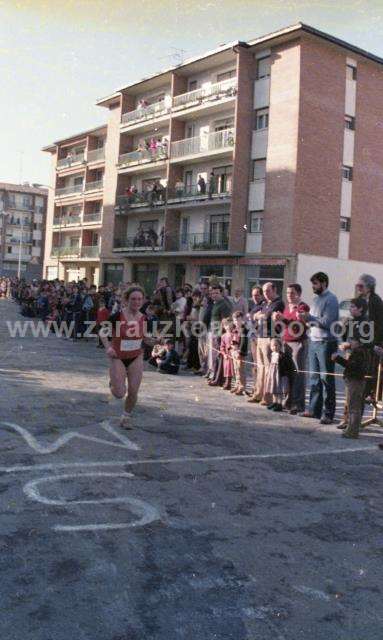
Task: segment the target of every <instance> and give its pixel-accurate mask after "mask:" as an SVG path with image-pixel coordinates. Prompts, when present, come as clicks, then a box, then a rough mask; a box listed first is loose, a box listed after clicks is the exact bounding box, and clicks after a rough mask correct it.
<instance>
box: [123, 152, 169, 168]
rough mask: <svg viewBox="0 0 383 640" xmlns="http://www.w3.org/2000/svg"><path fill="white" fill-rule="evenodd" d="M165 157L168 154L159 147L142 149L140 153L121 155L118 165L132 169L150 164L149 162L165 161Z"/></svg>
mask: <svg viewBox="0 0 383 640" xmlns="http://www.w3.org/2000/svg"><path fill="white" fill-rule="evenodd" d="M167 157H168V152H167V149H166V148H164V147H159V148H157V149H143V150H142V151H131V152H130V153H123V154H122V155H121V156H120V157H119V158H118V165H119V166H120V167H121V166H125V167H133V166H135V165H141V164H150V163H151V162H158V161H160V160H166V158H167Z"/></svg>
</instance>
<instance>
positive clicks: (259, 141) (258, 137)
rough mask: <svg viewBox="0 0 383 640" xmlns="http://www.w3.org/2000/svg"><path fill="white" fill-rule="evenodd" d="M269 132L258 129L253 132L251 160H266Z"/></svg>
mask: <svg viewBox="0 0 383 640" xmlns="http://www.w3.org/2000/svg"><path fill="white" fill-rule="evenodd" d="M268 134H269V130H268V129H260V130H259V131H253V139H252V146H251V157H252V159H253V160H256V159H257V158H266V155H267V139H268Z"/></svg>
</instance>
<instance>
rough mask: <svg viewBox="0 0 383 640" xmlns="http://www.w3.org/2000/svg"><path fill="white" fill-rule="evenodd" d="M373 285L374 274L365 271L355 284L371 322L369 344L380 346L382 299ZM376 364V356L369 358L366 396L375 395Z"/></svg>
mask: <svg viewBox="0 0 383 640" xmlns="http://www.w3.org/2000/svg"><path fill="white" fill-rule="evenodd" d="M375 287H376V280H375V278H374V276H371V275H368V274H367V273H363V274H362V275H361V276H360V278H359V280H358V282H357V284H356V289H357V293H358V294H359V295H360V296H361V297H363V298H364V299H365V300H366V302H367V319H368V321H369V322H370V323H371V330H372V339H371V345H372V346H374V347H376V346H377V347H381V346H383V300H382V298H381V297H380V296H378V294H377V293H375ZM378 365H379V360H378V358H377V357H376V356H375V357H373V358H371V364H370V369H369V374H370V375H371V376H372V379H370V380H369V381H368V382H367V384H366V396H368V395H371V396H374V395H375V390H376V379H377V374H378Z"/></svg>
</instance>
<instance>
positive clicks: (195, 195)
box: [167, 185, 231, 206]
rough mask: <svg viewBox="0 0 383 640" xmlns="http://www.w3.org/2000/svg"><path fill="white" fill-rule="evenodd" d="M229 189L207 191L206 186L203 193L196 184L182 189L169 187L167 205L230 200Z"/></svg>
mask: <svg viewBox="0 0 383 640" xmlns="http://www.w3.org/2000/svg"><path fill="white" fill-rule="evenodd" d="M230 199H231V189H229V188H228V189H227V190H223V191H221V190H220V191H217V189H214V190H213V191H209V189H208V188H207V189H206V191H205V193H201V191H200V189H199V188H198V186H197V185H194V186H191V187H183V188H182V189H169V192H168V201H167V203H168V205H169V206H171V205H173V204H177V205H180V204H186V205H190V204H193V205H196V204H198V203H205V204H222V202H230Z"/></svg>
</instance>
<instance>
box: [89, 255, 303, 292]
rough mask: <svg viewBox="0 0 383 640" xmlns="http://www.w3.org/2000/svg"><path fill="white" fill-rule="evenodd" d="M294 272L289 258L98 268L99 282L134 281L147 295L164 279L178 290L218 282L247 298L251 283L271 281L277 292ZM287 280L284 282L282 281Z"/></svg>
mask: <svg viewBox="0 0 383 640" xmlns="http://www.w3.org/2000/svg"><path fill="white" fill-rule="evenodd" d="M295 272H296V264H295V259H294V258H291V257H288V258H286V257H275V256H273V257H262V258H256V259H253V258H234V257H218V256H217V257H216V258H211V257H209V258H207V257H200V258H197V257H193V258H188V257H184V258H181V259H180V257H179V256H177V257H176V258H170V257H166V258H165V257H157V256H156V257H153V258H151V259H148V258H142V259H141V258H137V259H134V258H128V259H126V260H124V262H119V263H113V262H105V263H103V265H102V276H101V277H102V282H103V283H104V284H108V283H113V284H118V283H119V282H138V283H139V284H140V285H141V286H142V287H143V288H144V289H145V291H146V292H147V293H148V294H149V295H150V294H151V293H152V292H153V290H154V289H155V287H156V283H157V282H158V279H159V278H161V277H164V276H166V277H167V278H168V279H169V282H170V284H171V285H172V286H173V287H181V286H183V285H184V284H185V283H190V284H192V285H194V284H196V283H198V282H202V281H209V279H210V278H214V279H215V280H218V281H219V282H220V283H221V284H222V285H223V286H225V287H226V288H227V289H228V290H229V291H233V290H234V289H241V290H242V291H244V293H245V295H247V296H249V297H250V293H251V289H252V287H253V286H254V285H255V284H261V285H262V284H264V283H265V282H267V281H269V280H272V281H273V282H275V283H276V285H277V287H278V289H279V291H280V292H282V290H283V287H284V286H285V284H286V282H287V281H289V282H290V281H291V279H294V275H295ZM286 279H287V280H286Z"/></svg>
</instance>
